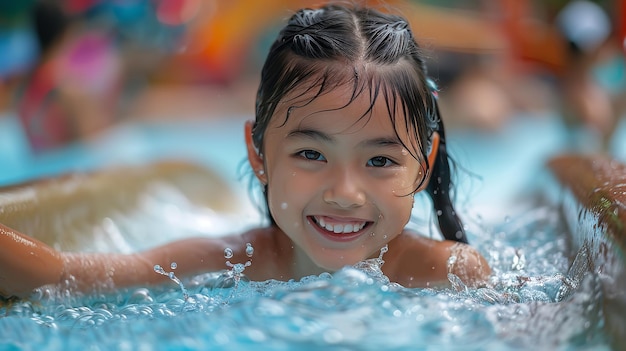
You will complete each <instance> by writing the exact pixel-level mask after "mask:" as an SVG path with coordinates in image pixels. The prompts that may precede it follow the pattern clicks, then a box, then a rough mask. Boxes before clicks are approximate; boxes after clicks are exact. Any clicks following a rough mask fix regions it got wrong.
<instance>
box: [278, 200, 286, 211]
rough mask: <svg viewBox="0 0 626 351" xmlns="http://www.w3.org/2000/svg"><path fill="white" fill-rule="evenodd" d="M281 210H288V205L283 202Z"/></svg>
mask: <svg viewBox="0 0 626 351" xmlns="http://www.w3.org/2000/svg"><path fill="white" fill-rule="evenodd" d="M280 208H281V209H283V210H286V209H287V203H286V202H283V203H282V204H280Z"/></svg>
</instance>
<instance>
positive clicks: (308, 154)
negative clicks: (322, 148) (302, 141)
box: [298, 150, 326, 161]
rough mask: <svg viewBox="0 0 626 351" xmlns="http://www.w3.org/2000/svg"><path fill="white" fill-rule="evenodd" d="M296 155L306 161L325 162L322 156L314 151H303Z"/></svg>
mask: <svg viewBox="0 0 626 351" xmlns="http://www.w3.org/2000/svg"><path fill="white" fill-rule="evenodd" d="M298 155H299V156H300V157H302V158H305V159H307V160H311V161H325V160H326V159H325V158H324V156H322V154H321V153H319V152H317V151H315V150H304V151H300V152H299V153H298Z"/></svg>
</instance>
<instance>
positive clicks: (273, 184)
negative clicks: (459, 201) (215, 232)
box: [0, 5, 490, 297]
mask: <svg viewBox="0 0 626 351" xmlns="http://www.w3.org/2000/svg"><path fill="white" fill-rule="evenodd" d="M429 82H430V81H429V80H428V78H427V76H426V70H425V68H424V62H423V59H422V56H421V53H420V48H419V47H418V46H417V44H416V42H415V40H414V38H413V35H412V33H411V31H410V29H409V26H408V24H407V22H406V21H405V20H404V19H403V18H401V17H398V16H394V15H389V14H385V13H380V12H378V11H376V10H373V9H369V8H360V7H355V8H349V7H342V6H335V5H328V6H325V7H323V8H320V9H316V10H312V9H304V10H301V11H298V12H297V13H295V14H294V15H293V16H292V17H291V19H290V20H289V22H288V23H287V25H286V27H285V28H284V29H283V30H282V31H281V32H280V34H279V36H278V39H277V40H276V41H275V42H274V44H273V45H272V47H271V49H270V52H269V56H268V58H267V60H266V63H265V65H264V67H263V70H262V73H261V84H260V87H259V90H258V95H257V102H256V121H254V122H248V123H247V124H246V125H245V139H246V144H247V150H248V159H249V162H250V165H251V167H252V170H253V171H254V173H255V175H256V178H257V179H258V181H259V182H260V183H261V185H262V187H263V190H264V195H265V200H266V203H267V208H268V210H269V214H270V218H271V225H270V226H268V227H266V228H257V229H252V230H250V231H248V232H246V233H243V234H242V235H239V236H227V237H223V238H219V239H215V238H193V239H184V240H181V241H177V242H173V243H169V244H167V245H164V246H161V247H157V248H154V249H151V250H148V251H146V252H141V253H136V254H131V255H126V254H110V253H107V254H94V253H90V254H86V253H71V252H57V251H56V250H54V249H52V248H50V247H48V246H46V245H45V244H43V243H41V242H38V241H36V240H34V239H32V238H29V237H27V236H24V235H22V234H20V233H17V232H16V231H13V230H11V229H10V228H7V227H0V294H1V295H3V296H4V297H9V296H19V297H24V296H28V294H29V293H30V292H31V291H32V290H33V289H34V288H37V287H40V286H43V285H46V284H65V283H66V282H71V284H70V286H71V287H72V288H75V289H78V290H81V291H92V290H94V289H102V288H108V289H111V288H115V287H122V286H131V285H141V284H155V283H161V282H163V281H164V279H166V278H164V277H162V276H161V275H159V274H156V273H155V272H154V269H153V267H154V266H155V265H156V264H169V263H170V262H176V263H177V266H178V268H177V270H176V274H177V275H179V276H181V275H190V274H196V273H201V272H206V271H215V270H221V269H224V268H226V267H225V263H224V250H225V249H226V248H231V249H232V250H233V254H234V256H233V257H232V259H231V261H232V262H245V261H246V260H248V258H247V256H246V247H247V246H246V244H247V243H251V244H252V246H253V247H254V250H255V255H254V259H253V264H252V265H251V266H250V267H248V268H247V269H246V271H245V273H246V275H247V276H248V277H249V278H250V279H252V280H267V279H280V280H288V279H300V278H302V277H305V276H308V275H313V274H319V273H322V272H325V271H330V272H333V271H336V270H338V269H340V268H342V267H344V266H346V265H354V264H356V263H358V262H360V261H362V260H365V259H368V258H374V257H377V256H378V255H379V253H380V252H381V249H382V248H383V247H385V245H387V247H388V252H387V253H386V254H385V256H384V261H385V263H384V265H383V266H382V270H383V272H384V273H385V275H386V276H387V277H388V278H389V279H390V280H391V281H392V282H397V283H399V284H402V285H404V286H406V287H425V286H435V285H440V284H445V283H447V281H448V278H447V276H448V273H453V274H456V275H457V276H459V277H460V278H461V279H462V280H463V281H464V282H465V283H467V284H470V285H476V284H480V283H481V282H483V281H484V280H485V279H486V278H487V277H488V275H489V274H490V269H489V267H488V264H487V263H486V261H485V259H484V258H483V257H482V256H481V255H480V254H478V253H477V252H476V251H475V250H474V249H472V248H470V247H469V246H467V245H466V244H465V243H466V242H467V241H466V238H465V234H464V231H463V226H462V224H461V222H460V221H459V219H458V217H457V216H456V214H455V212H454V208H453V207H452V204H451V201H450V196H449V190H450V175H449V165H448V156H447V153H446V140H445V134H444V129H443V123H442V121H441V118H440V116H439V113H438V107H437V100H436V95H435V94H436V93H435V91H434V90H433V86H432V85H431V84H429ZM424 189H426V191H427V192H428V193H429V194H430V196H431V197H432V199H433V203H434V208H435V211H436V213H437V214H438V220H439V225H440V228H441V232H442V234H443V235H444V237H445V238H446V240H444V241H438V240H433V239H429V238H425V237H422V236H418V235H416V234H414V233H410V232H407V231H406V230H405V229H404V226H405V225H406V224H407V222H408V221H409V218H410V215H411V211H412V207H413V201H414V200H413V198H414V195H415V194H416V193H417V192H419V191H422V190H424ZM452 255H454V256H455V259H450V257H451V256H452Z"/></svg>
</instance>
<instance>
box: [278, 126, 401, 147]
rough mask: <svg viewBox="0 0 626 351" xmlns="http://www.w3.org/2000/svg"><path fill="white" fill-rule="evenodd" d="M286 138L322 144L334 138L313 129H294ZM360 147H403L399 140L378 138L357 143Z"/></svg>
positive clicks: (331, 141)
mask: <svg viewBox="0 0 626 351" xmlns="http://www.w3.org/2000/svg"><path fill="white" fill-rule="evenodd" d="M287 138H306V139H312V140H318V141H324V142H330V143H333V142H334V141H335V139H336V138H334V137H333V136H331V135H329V134H326V133H324V132H322V131H319V130H315V129H295V130H292V131H291V132H289V133H288V134H287ZM359 146H360V147H404V146H403V144H402V142H400V139H398V138H397V137H396V136H393V137H380V138H373V139H367V140H363V141H362V142H360V143H359Z"/></svg>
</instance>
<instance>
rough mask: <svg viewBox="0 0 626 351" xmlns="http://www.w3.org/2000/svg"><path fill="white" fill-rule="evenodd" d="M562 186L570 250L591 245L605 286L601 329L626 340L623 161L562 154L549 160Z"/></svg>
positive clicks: (613, 339)
mask: <svg viewBox="0 0 626 351" xmlns="http://www.w3.org/2000/svg"><path fill="white" fill-rule="evenodd" d="M548 168H549V169H550V171H551V172H552V174H553V175H554V177H555V178H556V179H557V181H558V182H559V184H560V185H561V187H562V190H563V197H562V198H561V206H562V209H563V214H564V217H565V219H566V222H567V224H568V227H569V228H570V233H571V243H572V246H573V247H572V249H573V250H574V252H575V251H577V250H578V249H579V248H580V247H581V246H582V245H584V244H586V245H588V246H589V248H591V250H590V252H591V257H590V259H591V263H592V267H593V270H594V272H595V273H596V274H598V275H599V278H600V282H601V284H602V291H603V313H604V317H605V330H606V332H607V334H608V335H609V337H610V338H611V344H612V345H613V346H614V347H616V348H617V347H619V346H620V345H621V347H623V345H626V335H624V333H623V331H624V330H626V268H625V266H626V259H625V256H624V252H625V249H626V165H625V164H623V163H621V162H619V161H617V160H615V159H612V158H610V157H608V156H605V155H581V154H563V155H559V156H556V157H553V158H552V159H550V160H549V161H548Z"/></svg>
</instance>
